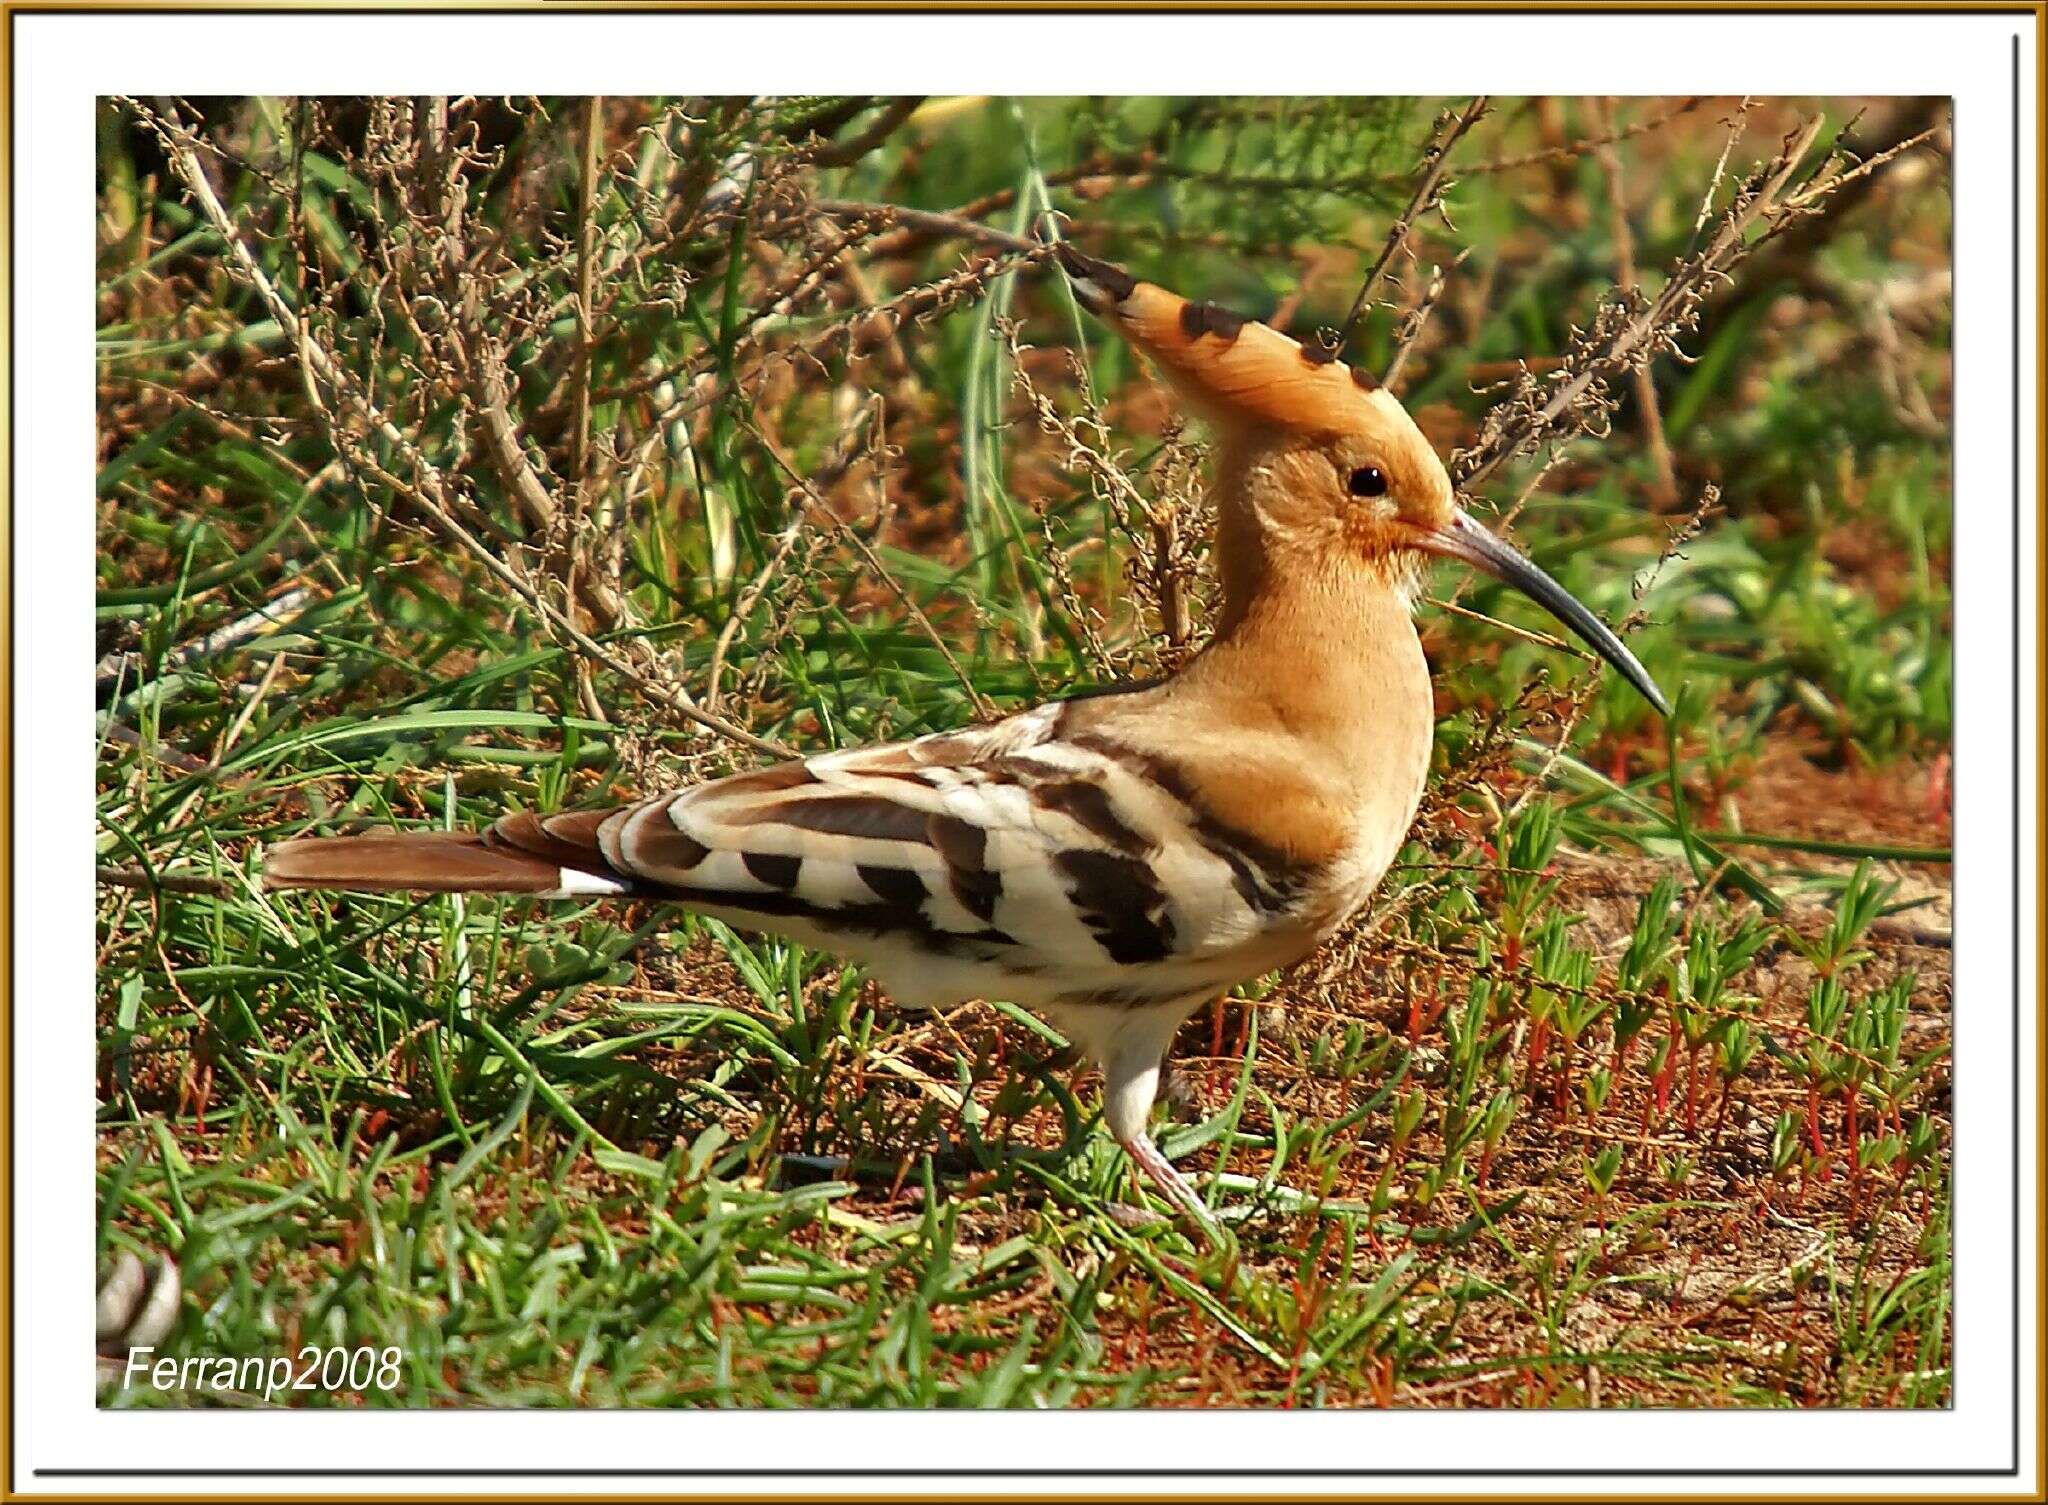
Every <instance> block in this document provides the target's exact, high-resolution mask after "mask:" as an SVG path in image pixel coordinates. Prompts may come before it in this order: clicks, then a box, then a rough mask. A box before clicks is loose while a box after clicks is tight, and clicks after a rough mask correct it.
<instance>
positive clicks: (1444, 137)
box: [1340, 94, 1487, 345]
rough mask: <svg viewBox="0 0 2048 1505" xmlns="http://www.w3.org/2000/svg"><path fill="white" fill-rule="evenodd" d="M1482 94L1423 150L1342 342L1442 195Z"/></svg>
mask: <svg viewBox="0 0 2048 1505" xmlns="http://www.w3.org/2000/svg"><path fill="white" fill-rule="evenodd" d="M1486 99H1487V97H1486V96H1485V95H1484V94H1479V95H1475V96H1474V97H1473V98H1472V100H1471V102H1470V103H1468V104H1467V105H1466V106H1465V108H1464V109H1462V110H1460V111H1459V112H1458V113H1457V114H1456V115H1454V116H1450V117H1448V118H1447V119H1446V120H1444V121H1443V122H1442V123H1441V124H1440V125H1439V126H1438V127H1437V130H1436V132H1435V134H1434V135H1432V136H1431V137H1430V142H1429V145H1428V146H1427V147H1425V148H1424V149H1423V153H1422V176H1421V177H1420V178H1419V179H1417V180H1416V184H1415V192H1414V193H1413V194H1411V195H1410V196H1409V199H1408V207H1407V208H1405V209H1403V210H1402V211H1401V217H1400V218H1399V219H1397V220H1395V221H1394V224H1393V227H1392V228H1391V229H1389V230H1388V231H1387V239H1386V244H1384V245H1382V246H1381V247H1380V254H1379V256H1378V258H1377V259H1376V260H1375V261H1374V262H1373V264H1372V269H1371V270H1370V271H1368V272H1367V273H1366V274H1365V281H1364V282H1363V283H1362V284H1360V286H1359V289H1358V296H1357V297H1356V298H1353V299H1352V300H1351V311H1350V312H1349V313H1347V314H1346V315H1345V316H1344V328H1343V331H1342V333H1343V338H1342V341H1341V342H1340V343H1341V344H1344V345H1348V344H1350V342H1351V336H1352V334H1353V332H1354V331H1355V330H1356V329H1357V328H1358V320H1359V317H1360V316H1361V315H1362V314H1363V313H1364V312H1365V309H1366V305H1367V303H1368V302H1370V301H1371V298H1372V294H1373V289H1374V288H1376V287H1377V286H1379V282H1380V279H1381V278H1382V277H1384V276H1385V275H1386V273H1387V267H1388V266H1389V265H1390V264H1391V263H1392V262H1393V259H1394V256H1395V253H1396V252H1398V251H1399V250H1400V249H1401V247H1402V245H1403V244H1405V243H1406V241H1407V239H1408V232H1409V231H1410V230H1412V229H1413V228H1414V227H1415V224H1416V222H1417V221H1418V220H1420V219H1421V218H1422V217H1423V216H1424V215H1425V214H1427V213H1429V211H1430V210H1432V209H1434V208H1435V207H1436V206H1437V204H1438V202H1439V201H1440V200H1441V199H1442V197H1443V187H1444V170H1445V169H1446V168H1447V167H1449V166H1450V164H1451V148H1452V147H1454V146H1456V145H1457V144H1458V142H1459V140H1460V139H1461V138H1462V137H1463V136H1464V135H1465V133H1466V132H1467V131H1469V130H1471V129H1472V127H1473V126H1475V125H1477V124H1478V123H1479V117H1480V116H1482V115H1484V114H1485V113H1486Z"/></svg>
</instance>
